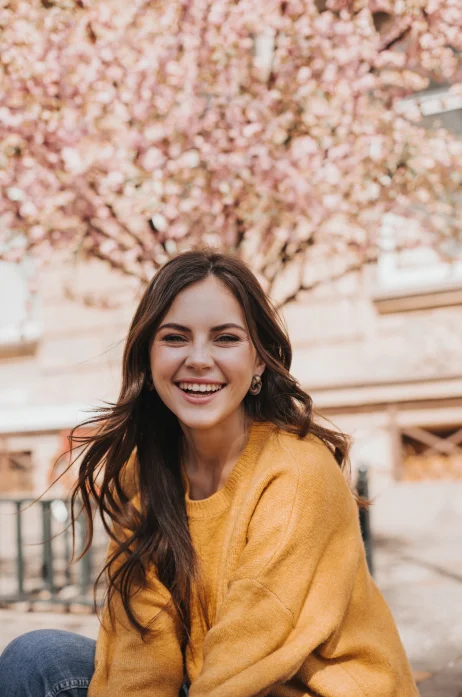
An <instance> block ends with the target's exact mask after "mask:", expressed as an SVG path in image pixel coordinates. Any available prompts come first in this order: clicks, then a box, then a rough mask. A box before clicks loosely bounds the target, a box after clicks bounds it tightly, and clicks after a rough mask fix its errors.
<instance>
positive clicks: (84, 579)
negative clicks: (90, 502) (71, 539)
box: [79, 512, 93, 596]
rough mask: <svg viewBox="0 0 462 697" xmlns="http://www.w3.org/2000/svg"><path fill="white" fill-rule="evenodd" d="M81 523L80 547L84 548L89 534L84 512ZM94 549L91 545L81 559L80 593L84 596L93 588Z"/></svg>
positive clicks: (80, 519) (81, 515)
mask: <svg viewBox="0 0 462 697" xmlns="http://www.w3.org/2000/svg"><path fill="white" fill-rule="evenodd" d="M79 525H80V545H81V547H80V549H81V551H82V550H83V548H84V546H85V538H86V536H87V519H86V517H85V515H84V514H83V512H82V513H81V514H80V518H79ZM92 561H93V560H92V549H91V547H89V549H88V550H87V553H86V554H85V555H84V556H83V557H82V559H81V560H80V594H81V595H82V596H86V595H88V592H89V590H90V588H91V583H92V581H91V579H92Z"/></svg>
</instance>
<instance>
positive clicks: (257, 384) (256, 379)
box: [249, 375, 262, 397]
mask: <svg viewBox="0 0 462 697" xmlns="http://www.w3.org/2000/svg"><path fill="white" fill-rule="evenodd" d="M261 388H262V381H261V377H260V376H259V375H254V376H253V378H252V382H251V383H250V389H249V392H250V394H252V395H253V396H254V397H255V396H256V395H257V394H260V392H261Z"/></svg>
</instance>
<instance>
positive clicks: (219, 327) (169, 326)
mask: <svg viewBox="0 0 462 697" xmlns="http://www.w3.org/2000/svg"><path fill="white" fill-rule="evenodd" d="M161 329H176V331H178V332H190V331H191V329H190V328H189V327H185V326H184V324H177V323H176V322H166V323H165V324H162V326H160V327H159V329H158V331H160V330H161ZM225 329H240V330H241V331H243V332H245V329H244V327H241V325H240V324H235V323H234V322H226V323H225V324H219V325H217V326H216V327H212V328H211V331H212V332H222V331H224V330H225Z"/></svg>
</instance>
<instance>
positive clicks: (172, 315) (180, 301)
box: [163, 276, 245, 326]
mask: <svg viewBox="0 0 462 697" xmlns="http://www.w3.org/2000/svg"><path fill="white" fill-rule="evenodd" d="M170 321H175V322H179V323H181V324H191V323H192V322H196V323H201V324H203V323H207V324H210V325H211V326H214V325H215V324H223V323H224V322H233V321H234V322H240V323H241V324H244V326H245V316H244V311H243V309H242V307H241V305H240V303H239V302H238V300H237V298H236V297H235V296H234V294H233V293H232V292H231V291H230V290H229V288H227V287H226V286H225V285H224V283H222V282H221V281H220V280H218V279H217V278H215V277H214V276H209V277H208V278H206V279H204V280H203V281H199V282H198V283H194V284H193V285H191V286H188V287H187V288H185V289H184V290H182V291H181V292H180V293H178V295H177V296H176V298H175V300H174V301H173V303H172V305H171V306H170V309H169V310H168V312H167V314H166V315H165V317H164V319H163V323H165V322H170Z"/></svg>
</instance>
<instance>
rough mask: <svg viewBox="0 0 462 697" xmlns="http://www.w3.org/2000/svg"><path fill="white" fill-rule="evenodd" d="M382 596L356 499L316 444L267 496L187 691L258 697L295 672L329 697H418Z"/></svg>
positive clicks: (279, 475)
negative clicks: (370, 572) (368, 555)
mask: <svg viewBox="0 0 462 697" xmlns="http://www.w3.org/2000/svg"><path fill="white" fill-rule="evenodd" d="M302 452H303V451H302ZM288 457H290V454H288ZM376 592H377V593H378V591H376V589H375V586H374V585H373V583H372V581H371V579H370V577H369V575H368V573H367V568H366V562H365V558H364V549H363V545H362V540H361V534H360V530H359V524H358V512H357V506H356V502H355V501H354V498H353V496H352V495H351V493H350V491H349V489H348V486H347V484H346V482H345V480H344V477H343V475H342V473H341V471H340V469H339V468H338V466H337V464H336V463H335V461H334V459H333V457H332V456H331V455H330V453H329V452H328V451H327V449H326V448H324V447H321V446H319V447H318V448H317V449H314V451H313V450H311V452H310V458H309V460H307V461H303V460H300V461H299V462H298V463H297V464H296V465H294V467H293V468H287V469H286V471H279V472H276V470H275V474H274V477H273V478H272V480H271V481H270V482H269V483H268V485H267V486H266V488H265V490H264V492H263V494H262V495H261V498H260V500H259V502H258V504H257V506H256V509H255V512H254V515H253V517H252V520H251V524H250V526H249V529H248V542H247V546H246V548H245V550H244V552H243V554H242V556H241V559H240V563H239V565H238V568H237V570H236V572H235V573H234V575H233V577H232V579H231V582H230V583H229V586H228V592H227V595H226V597H225V599H224V602H223V604H222V606H221V608H220V611H219V616H218V619H217V622H216V624H215V625H214V626H213V627H212V628H211V629H210V631H209V632H208V634H207V636H206V639H205V642H204V664H203V669H202V672H201V674H200V675H199V677H198V678H197V679H196V680H195V681H194V682H193V684H192V686H191V690H190V697H225V696H227V695H229V696H231V697H255V696H256V695H258V696H259V697H260V696H263V695H267V694H268V693H269V692H271V691H272V690H271V688H272V687H274V686H275V685H277V684H281V683H285V682H287V681H289V680H290V679H291V678H292V677H293V676H295V675H296V674H297V676H298V677H299V679H302V680H303V683H304V684H306V685H308V686H309V687H310V688H311V689H312V690H313V691H316V693H319V694H322V695H329V697H366V695H367V697H417V694H418V693H417V691H416V688H415V685H414V682H413V680H412V677H411V675H410V671H409V666H408V664H407V660H406V657H405V655H404V651H403V649H402V646H401V643H400V640H399V637H398V634H397V632H396V629H395V627H394V623H393V620H392V618H391V615H390V614H389V612H388V609H387V608H386V606H385V603H384V602H383V601H382V600H378V599H377V597H376ZM382 602H383V605H382V604H381V603H382ZM369 618H370V619H372V620H373V625H372V626H369ZM310 657H311V658H312V659H313V660H311V662H310ZM361 681H362V682H361Z"/></svg>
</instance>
